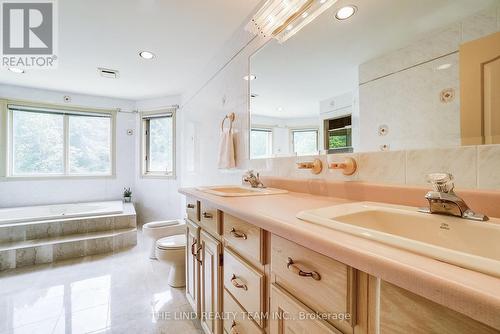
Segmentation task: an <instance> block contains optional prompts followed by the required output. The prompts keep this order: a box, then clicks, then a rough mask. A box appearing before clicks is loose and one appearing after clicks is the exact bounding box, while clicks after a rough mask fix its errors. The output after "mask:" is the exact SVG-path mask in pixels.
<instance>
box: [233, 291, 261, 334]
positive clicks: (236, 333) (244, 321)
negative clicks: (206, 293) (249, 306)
mask: <svg viewBox="0 0 500 334" xmlns="http://www.w3.org/2000/svg"><path fill="white" fill-rule="evenodd" d="M224 312H225V314H226V315H227V318H225V319H224V331H225V332H226V333H228V334H257V333H264V331H263V330H262V329H261V328H259V326H257V325H256V324H255V323H254V322H253V321H252V320H251V319H250V318H249V317H248V316H247V315H246V314H245V310H243V309H242V308H241V306H240V305H238V303H237V302H236V301H235V300H234V298H233V297H232V296H231V295H230V294H229V293H228V292H227V290H224Z"/></svg>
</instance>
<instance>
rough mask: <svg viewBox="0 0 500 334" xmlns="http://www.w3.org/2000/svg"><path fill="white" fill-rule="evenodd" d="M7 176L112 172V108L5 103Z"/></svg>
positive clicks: (75, 174) (108, 173) (104, 174)
mask: <svg viewBox="0 0 500 334" xmlns="http://www.w3.org/2000/svg"><path fill="white" fill-rule="evenodd" d="M7 113H8V121H7V122H8V124H9V126H8V133H9V137H8V142H9V144H8V148H7V151H8V159H7V160H8V163H7V176H14V177H29V176H35V177H38V176H40V177H43V176H109V175H112V174H113V170H114V168H113V166H114V161H113V130H114V126H113V124H114V123H113V122H114V113H113V112H92V111H88V110H86V111H83V110H78V111H76V110H63V109H48V108H40V107H34V106H27V105H14V104H8V105H7Z"/></svg>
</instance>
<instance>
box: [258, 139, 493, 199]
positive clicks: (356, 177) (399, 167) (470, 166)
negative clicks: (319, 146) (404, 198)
mask: <svg viewBox="0 0 500 334" xmlns="http://www.w3.org/2000/svg"><path fill="white" fill-rule="evenodd" d="M346 157H352V158H354V159H355V160H356V163H357V167H358V169H357V171H356V173H354V174H353V175H350V176H347V175H343V174H342V173H341V172H339V171H338V170H332V169H329V168H324V169H323V171H322V172H321V173H320V174H318V175H313V174H311V172H310V171H309V170H300V169H297V168H296V163H297V162H302V161H312V160H314V159H315V158H319V159H320V160H321V161H322V162H323V164H324V165H325V166H327V165H328V164H330V163H332V162H343V161H344V159H345V158H346ZM498 166H500V145H480V146H463V147H455V148H438V149H423V150H405V151H385V152H360V153H350V154H329V155H319V156H309V157H283V158H273V159H257V160H250V161H249V163H248V168H250V169H254V170H256V171H258V172H260V174H261V175H262V176H272V177H282V178H292V179H293V178H308V179H323V180H333V181H363V182H371V183H380V184H382V183H383V184H388V185H410V186H428V184H427V180H426V178H425V176H426V175H427V174H429V173H436V172H448V173H452V174H453V176H454V177H455V185H456V187H457V188H461V189H485V190H486V189H488V190H500V172H499V170H498Z"/></svg>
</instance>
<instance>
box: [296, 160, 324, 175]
mask: <svg viewBox="0 0 500 334" xmlns="http://www.w3.org/2000/svg"><path fill="white" fill-rule="evenodd" d="M297 168H298V169H310V170H311V173H313V174H319V173H321V171H322V170H323V163H322V162H321V160H319V159H314V160H313V161H308V162H297Z"/></svg>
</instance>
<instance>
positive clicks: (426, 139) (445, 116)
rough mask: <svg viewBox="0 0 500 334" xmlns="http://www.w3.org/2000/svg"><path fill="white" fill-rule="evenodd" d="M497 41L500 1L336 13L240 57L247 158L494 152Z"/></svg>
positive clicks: (499, 110)
mask: <svg viewBox="0 0 500 334" xmlns="http://www.w3.org/2000/svg"><path fill="white" fill-rule="evenodd" d="M318 1H319V0H318ZM347 5H352V6H354V7H353V8H354V9H355V13H354V15H352V16H351V17H349V18H347V19H344V20H340V19H339V18H337V17H336V16H338V14H339V12H338V10H339V9H340V8H342V7H344V6H347ZM340 14H343V13H340ZM290 29H292V27H290ZM499 29H500V0H418V1H415V0H353V1H342V0H341V1H338V2H337V3H335V4H334V5H333V6H332V7H330V8H329V9H328V10H326V11H325V12H323V13H322V14H321V15H320V16H318V17H316V19H315V20H314V21H312V22H311V23H309V24H308V25H307V26H305V27H304V28H302V29H301V30H300V31H299V32H298V33H297V34H295V35H294V36H293V37H291V38H289V39H288V40H286V41H285V42H283V43H280V42H278V41H277V40H275V39H271V40H270V41H269V42H268V43H266V44H265V45H264V46H263V47H262V48H261V49H260V50H258V51H257V52H256V53H255V54H254V55H252V56H251V57H250V73H249V76H248V77H247V79H249V82H250V90H249V92H250V115H251V130H250V131H251V133H250V158H268V157H279V156H291V155H313V154H318V153H326V152H327V153H340V152H366V151H387V150H406V149H423V148H435V147H456V146H460V145H479V144H489V143H500V96H499V95H500V32H499ZM464 92H465V93H464Z"/></svg>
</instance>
